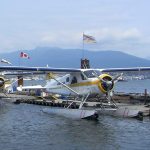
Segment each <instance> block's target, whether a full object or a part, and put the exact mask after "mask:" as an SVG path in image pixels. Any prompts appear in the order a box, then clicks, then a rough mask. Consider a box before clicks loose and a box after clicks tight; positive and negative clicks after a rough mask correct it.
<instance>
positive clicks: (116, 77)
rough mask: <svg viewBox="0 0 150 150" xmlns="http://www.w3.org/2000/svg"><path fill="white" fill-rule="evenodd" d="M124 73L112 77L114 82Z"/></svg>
mask: <svg viewBox="0 0 150 150" xmlns="http://www.w3.org/2000/svg"><path fill="white" fill-rule="evenodd" d="M122 75H123V73H121V74H119V75H117V76H115V77H114V78H113V79H112V82H114V81H117V80H118V78H119V77H121V76H122Z"/></svg>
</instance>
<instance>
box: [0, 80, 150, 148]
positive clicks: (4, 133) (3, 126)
mask: <svg viewBox="0 0 150 150" xmlns="http://www.w3.org/2000/svg"><path fill="white" fill-rule="evenodd" d="M149 85H150V80H137V81H136V80H134V81H131V82H119V83H117V87H116V88H115V91H119V92H141V93H142V92H144V89H145V88H147V89H148V92H149V91H150V86H149ZM43 108H45V106H37V105H31V104H19V105H15V104H13V103H11V102H9V101H5V100H0V149H1V150H35V149H36V150H51V149H52V150H60V149H61V150H116V149H117V150H119V149H124V150H128V149H129V150H130V149H131V150H134V149H135V150H141V149H142V150H149V147H150V118H148V117H147V118H144V120H143V121H139V120H136V119H127V118H118V117H110V116H100V117H99V119H98V121H88V120H73V119H68V118H65V117H61V116H57V115H50V114H45V113H43V112H42V109H43Z"/></svg>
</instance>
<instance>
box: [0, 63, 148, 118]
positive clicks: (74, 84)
mask: <svg viewBox="0 0 150 150" xmlns="http://www.w3.org/2000/svg"><path fill="white" fill-rule="evenodd" d="M0 71H5V72H6V71H11V72H14V73H16V74H22V73H23V72H24V73H27V72H29V73H32V74H38V73H40V74H45V75H46V76H47V77H48V78H49V82H47V84H46V85H45V86H44V87H43V86H40V85H39V86H36V87H31V86H28V87H18V89H19V90H22V89H33V88H34V89H35V88H39V89H46V90H47V92H50V93H57V94H63V95H73V96H76V97H77V98H78V97H82V98H81V101H80V105H79V109H71V108H70V106H71V105H72V104H73V103H74V101H72V103H71V104H70V105H69V106H68V107H67V108H61V109H60V108H54V109H53V108H45V109H43V111H44V112H46V113H50V114H58V115H63V116H65V117H71V118H76V119H79V118H81V119H86V118H94V119H96V118H98V115H99V114H101V112H103V111H101V110H100V111H98V110H95V109H92V110H91V109H85V108H84V107H83V105H84V103H85V102H86V100H87V99H88V97H89V96H90V95H91V94H99V95H101V96H102V95H106V98H107V100H108V104H110V102H111V95H112V91H113V88H114V86H115V83H116V82H117V81H118V79H119V78H120V77H121V76H122V75H123V72H130V71H134V72H135V71H150V67H132V68H104V69H75V68H51V67H23V66H0ZM110 72H113V73H114V72H117V73H118V74H117V75H116V76H114V77H113V76H111V75H110V74H109V73H110ZM55 74H59V75H61V76H60V77H56V76H55ZM0 84H1V86H2V84H4V82H3V81H1V82H0ZM116 107H117V106H116ZM107 112H108V111H107ZM135 114H136V115H137V112H133V111H132V114H131V116H134V115H135Z"/></svg>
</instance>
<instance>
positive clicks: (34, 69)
mask: <svg viewBox="0 0 150 150" xmlns="http://www.w3.org/2000/svg"><path fill="white" fill-rule="evenodd" d="M82 70H83V71H84V70H99V71H101V72H130V71H150V67H131V68H103V69H92V68H91V69H75V68H51V67H23V66H0V71H5V72H7V71H9V72H10V71H11V72H17V73H16V75H18V72H21V73H22V72H32V73H33V74H36V73H37V74H38V73H39V74H40V73H43V74H45V73H47V72H53V73H79V72H82ZM32 73H31V74H32Z"/></svg>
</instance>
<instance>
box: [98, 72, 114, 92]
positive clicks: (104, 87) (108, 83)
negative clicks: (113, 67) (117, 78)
mask: <svg viewBox="0 0 150 150" xmlns="http://www.w3.org/2000/svg"><path fill="white" fill-rule="evenodd" d="M99 77H100V78H101V79H102V81H100V89H101V91H102V92H103V93H107V92H108V91H110V90H112V89H113V87H114V82H113V81H112V77H111V76H110V75H108V74H102V75H100V76H99Z"/></svg>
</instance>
